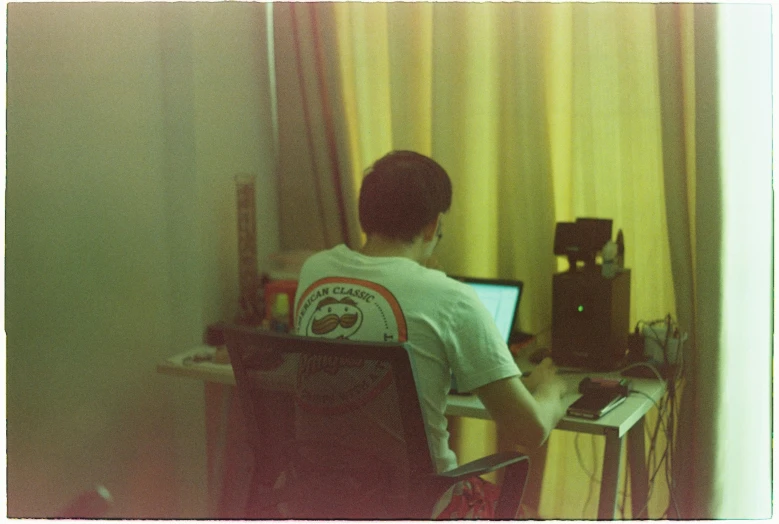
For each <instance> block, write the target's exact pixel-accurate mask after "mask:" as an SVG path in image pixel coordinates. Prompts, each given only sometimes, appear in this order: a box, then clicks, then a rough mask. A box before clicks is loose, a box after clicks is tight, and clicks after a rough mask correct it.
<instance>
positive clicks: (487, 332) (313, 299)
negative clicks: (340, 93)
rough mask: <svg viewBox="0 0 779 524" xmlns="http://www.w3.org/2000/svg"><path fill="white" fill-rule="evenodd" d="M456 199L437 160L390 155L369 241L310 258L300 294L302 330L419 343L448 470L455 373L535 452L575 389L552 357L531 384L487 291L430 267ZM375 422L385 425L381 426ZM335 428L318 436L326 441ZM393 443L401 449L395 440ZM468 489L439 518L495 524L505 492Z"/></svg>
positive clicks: (426, 394) (370, 181) (416, 354)
mask: <svg viewBox="0 0 779 524" xmlns="http://www.w3.org/2000/svg"><path fill="white" fill-rule="evenodd" d="M451 202H452V185H451V181H450V179H449V176H448V175H447V173H446V171H445V170H444V169H443V168H442V167H441V166H440V165H439V164H438V163H436V162H435V161H433V160H432V159H430V158H428V157H426V156H424V155H421V154H418V153H414V152H410V151H396V152H392V153H389V154H388V155H386V156H384V157H383V158H381V159H379V160H378V161H377V162H376V163H375V164H374V165H373V166H372V168H370V170H369V171H368V173H367V175H366V176H365V178H364V180H363V183H362V187H361V189H360V196H359V218H360V224H361V226H362V229H363V230H364V232H365V233H366V235H367V241H366V243H365V245H364V246H362V248H361V249H360V250H359V251H353V250H351V249H349V248H348V247H346V246H345V245H339V246H337V247H335V248H333V249H330V250H327V251H323V252H320V253H317V254H315V255H313V256H312V257H310V258H309V259H308V260H307V261H306V262H305V263H304V265H303V267H302V269H301V272H300V278H299V282H298V291H297V296H296V298H295V326H296V327H295V329H296V331H297V333H298V334H301V335H308V336H321V337H327V338H348V339H352V340H371V341H399V342H407V343H408V344H409V345H410V347H411V353H412V358H413V360H414V365H415V367H416V371H417V376H418V377H421V378H420V379H418V383H417V390H418V394H419V398H420V402H421V404H422V409H423V411H424V414H425V419H426V427H425V429H426V432H427V438H428V444H429V446H430V450H431V454H432V457H433V460H434V463H435V466H436V468H437V470H438V471H439V472H442V471H447V470H449V469H452V468H455V467H456V466H457V458H456V456H455V454H454V452H453V451H452V450H451V449H450V448H449V432H448V431H447V421H446V418H445V416H444V412H445V409H446V402H447V394H448V393H449V390H450V384H451V377H452V376H454V378H455V379H456V382H457V384H458V388H459V389H460V390H461V391H472V392H475V393H476V394H477V395H478V396H479V398H480V399H481V401H482V402H483V404H484V406H485V407H486V408H487V410H488V411H489V413H490V416H491V417H492V418H493V420H495V422H496V423H497V425H498V426H499V427H500V430H501V433H502V434H505V435H507V437H508V438H509V439H510V440H511V441H512V443H513V444H515V445H516V446H519V447H521V448H523V449H526V450H530V449H533V448H536V447H538V446H540V445H541V444H543V442H544V441H545V440H546V439H547V437H548V436H549V433H550V432H551V430H552V429H553V428H554V427H555V426H556V425H557V423H558V422H559V420H560V419H561V418H562V417H563V415H564V413H565V405H564V404H563V401H562V397H563V396H564V394H565V392H566V385H565V383H564V382H563V381H562V380H561V379H560V378H559V377H558V376H557V375H556V374H555V370H554V367H553V365H552V363H551V360H547V361H544V362H543V363H541V364H540V365H539V366H537V367H536V369H535V370H534V371H533V373H532V375H531V376H530V377H528V378H526V379H520V376H521V373H520V370H519V369H518V367H517V365H516V363H515V362H514V359H513V357H512V355H511V353H510V351H509V350H508V348H507V346H506V343H505V341H504V339H503V338H502V337H501V335H500V333H499V332H498V329H497V327H496V326H495V324H494V321H493V320H492V317H491V316H490V314H489V313H488V311H487V309H486V308H485V307H484V305H483V304H482V303H481V301H480V300H479V298H478V297H477V296H476V294H475V293H474V292H473V291H472V290H471V289H470V288H469V287H467V286H466V285H465V284H462V283H460V282H458V281H456V280H454V279H452V278H449V277H447V276H446V275H445V274H444V273H443V272H441V271H438V270H434V269H429V268H427V267H425V264H426V262H427V261H428V259H429V258H430V256H431V255H432V253H433V251H434V249H435V247H436V245H437V244H438V242H439V241H440V240H441V238H442V236H443V234H442V231H443V225H442V222H443V216H444V213H445V212H446V211H448V210H449V207H450V205H451ZM379 388H380V386H379V385H378V383H377V385H376V389H377V391H378V389H379ZM378 394H379V393H377V392H374V396H373V397H371V400H370V401H374V399H375V397H376V395H378ZM366 395H367V396H370V392H368V393H366ZM366 398H367V397H366ZM367 401H368V400H366V402H367ZM369 423H375V424H377V425H381V421H379V420H375V421H366V424H369ZM326 430H327V428H317V429H316V431H317V432H319V433H320V434H321V432H322V431H326ZM312 431H313V430H312ZM334 438H338V437H337V436H334ZM386 440H387V443H386V445H387V446H388V447H391V446H392V444H393V436H392V435H386ZM461 484H462V485H461V486H457V487H456V490H455V491H454V492H453V493H449V494H448V496H447V497H445V500H446V501H447V502H448V501H449V500H451V503H450V504H449V505H448V506H447V507H446V508H444V509H442V510H441V511H440V513H438V514H437V516H438V517H444V518H445V517H451V516H459V517H463V516H466V515H465V514H464V511H463V509H462V508H467V507H471V508H472V509H476V510H477V512H478V513H480V514H479V515H472V514H471V515H468V516H482V517H487V518H488V517H490V516H491V515H492V512H493V511H494V505H495V502H496V501H497V494H498V493H497V492H498V490H497V488H496V487H495V486H493V485H492V484H489V483H487V482H485V481H483V480H482V479H480V478H474V479H472V480H471V481H469V482H465V483H461ZM444 504H445V503H442V505H444ZM471 513H472V512H471Z"/></svg>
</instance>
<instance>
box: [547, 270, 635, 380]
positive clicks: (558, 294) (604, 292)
mask: <svg viewBox="0 0 779 524" xmlns="http://www.w3.org/2000/svg"><path fill="white" fill-rule="evenodd" d="M629 323H630V270H629V269H625V270H622V271H621V272H620V273H617V275H616V276H615V277H614V278H604V277H603V276H602V275H601V273H600V271H598V270H595V271H593V270H584V271H569V272H567V273H558V274H556V275H554V277H553V281H552V359H553V360H554V361H555V363H556V364H558V365H563V366H572V367H579V368H586V369H593V370H610V369H616V368H617V367H618V366H619V365H620V364H621V363H622V360H623V359H624V357H625V353H626V352H627V349H628V334H629V331H630V325H629Z"/></svg>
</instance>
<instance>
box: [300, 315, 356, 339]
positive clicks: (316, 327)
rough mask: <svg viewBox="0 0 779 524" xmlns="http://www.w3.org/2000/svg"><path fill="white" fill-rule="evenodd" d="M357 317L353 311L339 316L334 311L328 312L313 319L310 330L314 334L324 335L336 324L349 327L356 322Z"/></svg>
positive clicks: (335, 326)
mask: <svg viewBox="0 0 779 524" xmlns="http://www.w3.org/2000/svg"><path fill="white" fill-rule="evenodd" d="M357 319H358V316H357V314H354V313H353V314H349V313H347V314H345V315H343V316H340V317H339V316H338V315H336V314H335V313H330V314H329V315H325V316H324V317H322V318H320V319H317V320H314V321H313V322H312V323H311V332H312V333H314V334H315V335H324V334H325V333H330V332H331V331H332V330H334V329H335V328H337V327H338V326H341V327H342V328H346V329H349V328H350V327H352V326H353V325H354V324H355V323H356V322H357Z"/></svg>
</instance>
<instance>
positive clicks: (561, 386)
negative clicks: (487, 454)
mask: <svg viewBox="0 0 779 524" xmlns="http://www.w3.org/2000/svg"><path fill="white" fill-rule="evenodd" d="M534 373H535V372H534ZM566 390H567V387H566V384H565V382H563V381H562V380H561V379H560V378H559V377H557V376H554V375H551V376H549V377H548V378H546V379H545V380H542V381H540V382H539V383H538V384H537V386H536V388H535V390H534V392H533V394H531V393H530V391H528V389H527V388H526V387H525V386H524V384H523V383H522V381H521V380H520V379H519V377H509V378H505V379H502V380H497V381H495V382H491V383H490V384H486V385H484V386H482V387H480V388H479V389H477V390H476V393H477V394H478V395H479V398H480V399H481V401H482V403H483V404H484V407H486V408H487V411H489V413H490V416H491V417H492V419H493V420H494V421H495V423H496V424H497V425H498V427H499V428H500V429H501V431H502V432H505V434H506V436H507V437H508V438H509V439H510V440H511V442H512V443H513V444H516V445H519V446H521V447H523V448H525V449H527V450H530V449H533V448H537V447H539V446H541V444H543V443H544V441H546V439H547V438H548V437H549V433H550V432H551V431H552V430H553V429H554V428H555V426H557V423H558V422H559V421H560V419H561V418H563V416H564V415H565V410H566V406H565V403H564V401H563V400H562V397H563V396H564V395H565V393H566Z"/></svg>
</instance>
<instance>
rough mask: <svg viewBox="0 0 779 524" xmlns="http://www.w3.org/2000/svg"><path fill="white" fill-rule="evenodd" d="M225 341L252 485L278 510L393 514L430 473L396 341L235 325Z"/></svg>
mask: <svg viewBox="0 0 779 524" xmlns="http://www.w3.org/2000/svg"><path fill="white" fill-rule="evenodd" d="M227 343H228V350H229V351H230V358H231V362H232V364H233V369H234V372H235V378H236V383H237V386H238V390H239V394H240V396H241V399H242V402H243V408H244V413H245V417H246V419H247V429H248V433H249V437H250V439H251V442H250V444H251V445H252V448H253V450H254V452H255V457H256V464H255V467H256V468H257V472H256V473H257V474H258V476H257V481H258V484H259V486H260V487H259V488H258V489H259V490H260V491H261V492H263V493H266V494H269V495H268V500H272V501H273V503H274V504H275V503H276V502H282V505H281V506H282V507H283V510H284V511H283V512H282V515H285V516H288V517H290V518H314V519H315V518H381V517H391V516H392V513H393V510H394V509H397V508H400V507H402V506H403V505H404V503H405V501H406V500H407V498H408V497H409V495H410V494H409V486H411V485H414V484H415V480H417V479H421V478H424V477H425V476H427V475H430V474H432V473H433V465H432V461H431V459H430V454H429V449H428V446H427V438H426V436H425V432H424V424H423V422H422V415H421V411H420V407H419V401H418V398H417V394H416V387H415V385H414V380H413V375H412V371H411V366H410V363H409V357H408V353H407V351H406V349H405V348H404V347H403V346H402V345H400V344H383V343H364V342H352V341H343V340H341V341H332V340H325V339H317V338H307V337H298V336H293V335H282V334H278V333H272V332H257V331H249V330H244V329H238V328H234V329H230V330H228V332H227ZM271 493H272V495H270V494H271Z"/></svg>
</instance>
